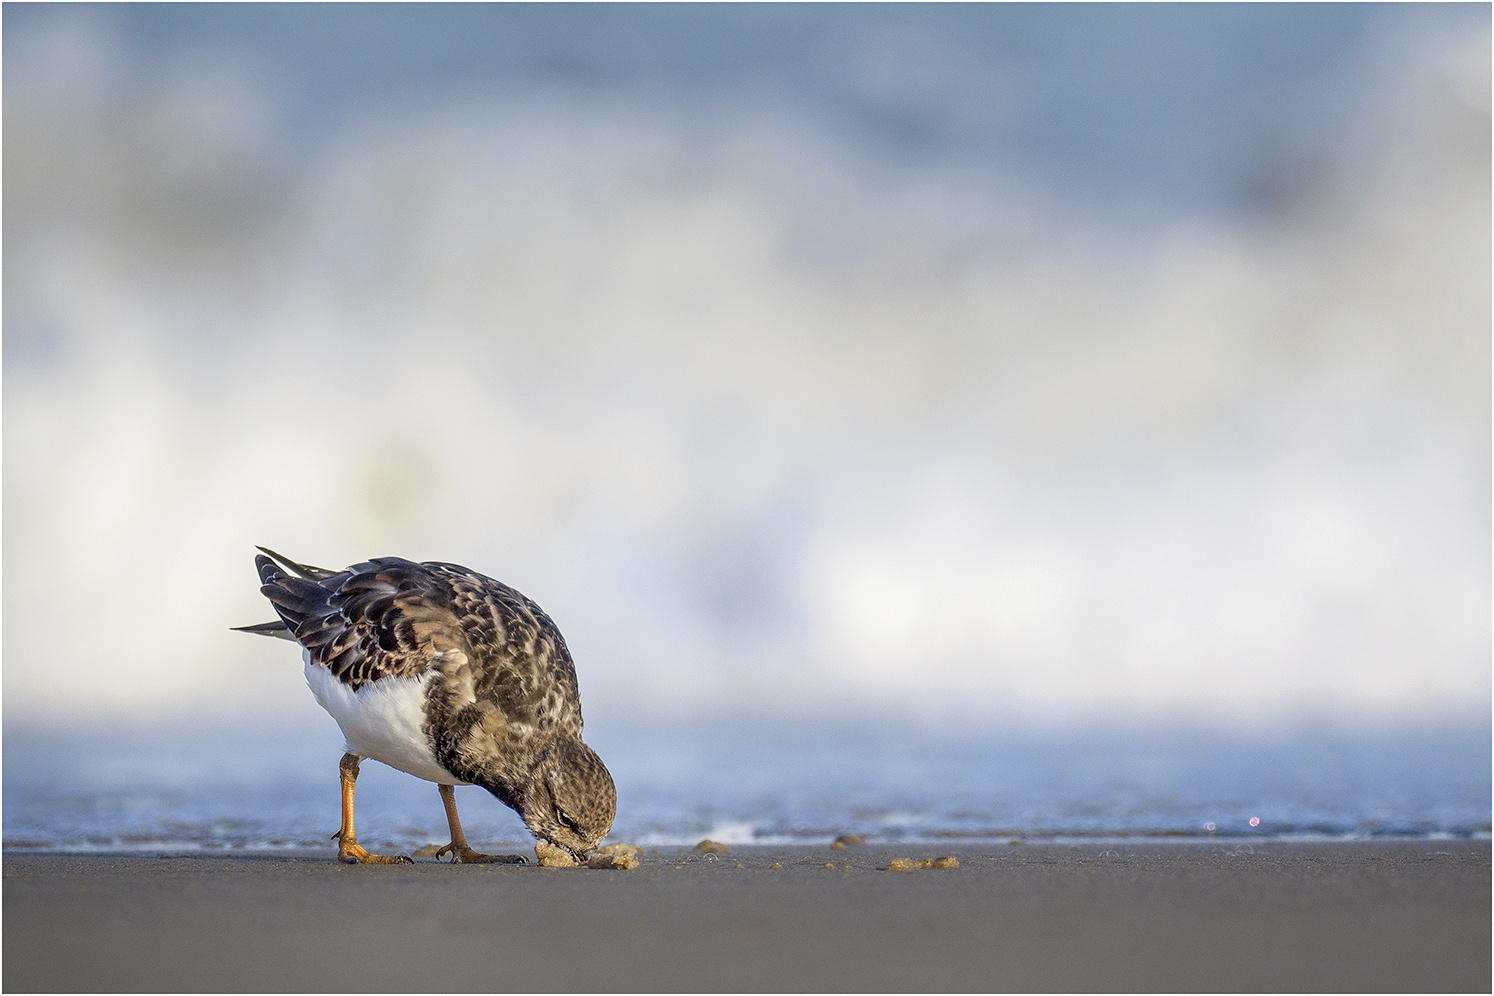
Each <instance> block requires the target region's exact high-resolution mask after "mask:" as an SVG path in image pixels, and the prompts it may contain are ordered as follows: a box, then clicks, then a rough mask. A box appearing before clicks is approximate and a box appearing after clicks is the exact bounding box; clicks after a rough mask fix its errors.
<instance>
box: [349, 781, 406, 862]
mask: <svg viewBox="0 0 1494 996" xmlns="http://www.w3.org/2000/svg"><path fill="white" fill-rule="evenodd" d="M337 771H338V774H339V775H340V776H341V778H342V829H341V830H339V831H337V833H335V834H333V836H334V837H336V838H337V860H338V861H341V862H343V863H344V864H349V865H359V864H364V865H398V864H414V863H415V862H414V859H412V858H411V857H410V856H409V855H406V854H396V855H394V856H392V857H390V856H387V855H383V854H370V853H369V852H368V851H366V850H364V849H363V847H361V846H360V845H359V844H358V835H357V834H356V833H355V832H354V831H353V783H354V782H356V781H357V780H358V755H357V754H344V755H342V763H341V764H339V765H338V766H337Z"/></svg>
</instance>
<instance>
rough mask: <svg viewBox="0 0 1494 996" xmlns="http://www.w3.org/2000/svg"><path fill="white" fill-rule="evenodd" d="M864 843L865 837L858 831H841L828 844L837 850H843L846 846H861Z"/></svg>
mask: <svg viewBox="0 0 1494 996" xmlns="http://www.w3.org/2000/svg"><path fill="white" fill-rule="evenodd" d="M865 843H866V838H865V837H863V836H861V835H860V834H859V833H843V834H841V835H840V836H839V837H836V838H835V840H834V841H833V842H832V843H831V844H830V846H831V847H833V848H835V849H836V850H837V851H843V850H845V849H846V848H848V847H861V846H862V845H864V844H865Z"/></svg>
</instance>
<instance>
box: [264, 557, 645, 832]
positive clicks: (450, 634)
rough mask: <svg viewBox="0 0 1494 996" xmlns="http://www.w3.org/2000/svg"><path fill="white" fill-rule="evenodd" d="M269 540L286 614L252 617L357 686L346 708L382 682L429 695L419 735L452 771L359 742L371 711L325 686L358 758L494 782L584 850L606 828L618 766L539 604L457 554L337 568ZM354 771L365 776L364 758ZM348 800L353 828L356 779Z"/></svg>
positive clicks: (528, 819)
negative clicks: (594, 729)
mask: <svg viewBox="0 0 1494 996" xmlns="http://www.w3.org/2000/svg"><path fill="white" fill-rule="evenodd" d="M260 549H261V550H263V551H264V555H261V556H259V557H256V558H255V565H256V567H257V568H258V570H259V577H260V582H261V584H262V587H261V588H260V591H261V592H262V593H263V594H264V595H265V597H266V598H268V599H269V600H270V603H271V604H272V605H273V606H274V607H275V611H276V613H277V614H278V615H279V617H280V619H279V621H278V622H277V623H264V624H262V625H259V626H248V627H243V629H244V630H246V631H248V632H254V633H260V634H262V635H266V636H279V637H282V638H285V639H291V640H294V641H295V642H296V643H299V644H300V645H301V646H302V647H303V648H305V650H306V654H307V673H308V681H311V680H312V679H313V678H315V677H316V675H315V673H314V672H313V670H312V669H313V668H322V669H325V671H326V672H327V673H329V674H330V675H331V676H333V677H335V679H336V681H337V683H338V684H340V685H341V686H342V687H343V688H345V689H346V690H347V692H349V693H351V694H344V693H335V691H334V692H333V693H328V694H333V695H335V697H336V698H337V701H338V702H339V703H343V705H342V706H340V707H339V708H342V709H344V710H347V709H357V708H361V706H360V705H359V703H362V702H364V701H372V700H370V699H369V696H368V694H367V690H375V691H377V690H379V686H381V684H382V687H383V688H388V689H399V690H401V691H402V692H403V690H406V689H408V690H410V692H409V693H410V694H413V695H418V696H419V697H420V709H421V715H422V716H423V718H422V719H421V721H420V724H419V725H420V732H419V735H418V736H421V737H424V738H425V743H424V744H423V745H419V746H421V747H424V748H428V750H429V755H430V757H431V758H433V759H434V762H435V764H437V765H439V769H440V770H439V771H436V773H435V774H429V773H421V772H422V771H425V770H427V769H424V768H418V766H416V765H402V764H401V763H400V761H399V759H398V758H394V759H391V757H379V756H378V755H377V753H373V754H369V755H360V754H358V753H357V751H356V750H355V744H354V741H355V739H356V732H350V730H355V731H356V730H362V729H364V727H359V726H357V725H356V724H357V723H360V722H363V721H364V720H365V717H363V716H353V717H352V718H348V715H347V713H346V712H344V714H343V715H339V712H338V711H335V710H334V707H333V705H329V703H328V700H327V699H325V698H324V696H323V694H322V693H318V700H319V701H321V702H322V704H323V706H324V707H326V708H327V709H328V711H329V712H332V713H333V715H334V717H337V718H338V722H339V724H340V725H342V726H343V731H344V734H345V735H346V736H347V737H348V742H349V747H348V751H349V755H350V756H353V757H358V756H373V757H374V758H375V759H376V760H384V761H386V763H390V764H392V765H394V766H395V767H402V768H403V770H411V771H412V773H416V774H418V775H419V776H420V777H425V778H429V779H430V780H433V781H437V782H438V783H439V784H445V785H449V784H459V783H468V784H474V785H481V786H482V787H484V788H486V789H488V790H489V791H490V792H492V793H493V794H494V795H495V796H497V797H498V798H499V799H500V800H501V801H502V802H504V803H505V804H506V805H508V806H510V807H512V808H513V809H514V810H515V811H516V812H518V814H519V815H520V816H521V817H522V818H523V819H524V822H525V825H526V826H528V827H529V829H530V831H531V832H532V833H534V834H535V836H536V837H539V838H542V839H545V840H549V841H551V842H553V843H556V844H559V845H561V846H564V847H566V848H568V849H570V850H572V851H574V852H576V853H577V854H584V853H585V852H586V851H588V850H590V849H592V848H594V847H595V846H596V845H597V843H598V842H599V841H600V840H601V839H602V838H603V837H604V836H606V833H607V831H608V830H609V829H610V828H611V825H612V818H613V815H614V813H615V811H616V805H617V801H616V792H615V789H614V787H613V783H612V778H611V775H610V774H609V773H608V771H607V768H606V766H605V765H603V764H602V761H601V758H599V757H597V755H596V753H595V752H594V751H592V750H591V748H590V747H588V746H586V744H585V743H583V742H582V740H581V703H580V697H579V694H578V692H577V686H576V669H575V666H574V664H573V663H572V662H571V655H570V651H569V650H567V649H566V645H565V640H564V639H563V638H562V637H561V635H560V630H559V629H557V628H556V626H555V623H554V622H552V621H551V619H550V617H549V616H547V615H546V614H545V613H544V611H542V610H541V609H540V607H539V606H538V605H536V604H534V602H532V601H530V600H529V599H528V598H526V597H525V596H524V595H522V594H520V593H519V592H518V591H516V590H514V589H513V588H510V587H509V586H507V585H505V584H502V583H500V582H498V581H494V580H493V579H492V578H488V577H484V576H483V575H481V574H478V573H476V572H475V571H471V570H468V569H467V568H465V567H459V566H457V565H455V564H444V563H436V562H432V563H414V562H412V561H408V560H403V559H400V558H398V557H382V558H376V559H374V560H370V561H367V562H366V563H361V564H354V565H353V566H351V567H348V568H346V569H345V570H342V571H329V570H325V569H323V568H317V567H309V566H306V565H302V564H297V563H295V562H294V561H291V560H289V559H287V558H285V557H282V556H281V555H279V554H277V553H274V552H272V551H270V550H265V549H264V548H263V547H261V548H260ZM401 679H408V680H407V681H402V680H401ZM411 682H414V683H416V684H411ZM417 685H418V690H417ZM316 689H317V684H316V683H313V690H314V691H315V690H316ZM347 703H352V705H347ZM367 721H368V722H374V721H375V720H373V719H370V720H367ZM365 739H366V737H365ZM417 768H418V770H415V769H417ZM351 770H352V771H353V777H356V771H357V766H356V762H355V763H354V764H353V766H352V769H351ZM430 770H435V769H430ZM345 771H346V768H345ZM448 776H449V777H448ZM347 799H348V801H347V803H346V806H345V814H344V832H345V833H346V834H348V835H349V836H351V794H350V790H349V794H348V796H347ZM443 800H447V801H449V795H448V793H447V792H445V791H444V792H443ZM448 814H449V815H450V817H451V820H452V832H453V843H454V844H455V843H456V842H457V841H458V839H459V838H460V836H461V831H460V827H459V825H458V824H457V823H456V820H455V808H454V804H449V805H448ZM462 847H465V844H462ZM374 857H376V856H374ZM480 857H481V856H477V857H474V858H471V859H470V860H477V859H478V858H480ZM357 860H363V859H362V858H358V859H357ZM464 860H469V859H466V858H464Z"/></svg>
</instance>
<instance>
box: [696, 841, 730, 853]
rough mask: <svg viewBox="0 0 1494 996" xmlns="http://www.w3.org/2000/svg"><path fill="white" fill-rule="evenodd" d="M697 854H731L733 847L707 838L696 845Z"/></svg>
mask: <svg viewBox="0 0 1494 996" xmlns="http://www.w3.org/2000/svg"><path fill="white" fill-rule="evenodd" d="M695 853H696V854H730V853H731V848H729V847H727V846H726V845H725V844H718V843H716V842H715V841H714V840H710V839H706V840H703V841H701V842H700V843H699V844H696V845H695Z"/></svg>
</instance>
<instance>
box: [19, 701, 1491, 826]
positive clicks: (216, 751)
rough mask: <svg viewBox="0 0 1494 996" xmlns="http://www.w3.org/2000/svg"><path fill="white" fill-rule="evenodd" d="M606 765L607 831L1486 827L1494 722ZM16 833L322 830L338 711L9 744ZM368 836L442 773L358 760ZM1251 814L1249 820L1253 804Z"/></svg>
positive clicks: (737, 732)
mask: <svg viewBox="0 0 1494 996" xmlns="http://www.w3.org/2000/svg"><path fill="white" fill-rule="evenodd" d="M588 740H589V741H590V742H591V743H592V744H593V746H595V747H596V748H597V750H598V752H599V753H601V755H602V756H603V757H604V758H605V759H606V761H607V763H608V766H609V768H610V769H611V770H612V773H613V776H614V778H615V779H616V782H617V786H618V795H619V800H620V801H619V812H618V817H617V822H616V823H615V825H614V833H613V835H612V837H613V839H621V840H629V841H634V842H638V843H643V844H657V845H667V844H693V843H695V842H696V841H698V840H700V839H701V838H702V837H711V838H713V839H716V840H721V841H724V842H726V843H748V842H753V841H758V842H764V843H769V842H803V843H814V842H825V841H829V840H830V839H832V838H833V837H834V836H836V835H837V834H841V833H848V832H854V833H860V834H864V835H866V836H868V837H869V838H872V839H880V840H884V841H899V842H929V841H943V840H950V839H969V840H994V839H1006V838H1013V837H1017V838H1023V839H1045V838H1058V839H1069V838H1085V839H1101V838H1110V837H1122V836H1137V835H1146V836H1155V837H1158V838H1167V837H1177V838H1207V837H1209V836H1211V835H1212V836H1217V837H1223V838H1237V839H1241V838H1253V837H1262V838H1277V839H1280V838H1302V837H1322V838H1365V837H1375V836H1409V837H1443V836H1451V837H1487V836H1488V835H1489V829H1490V805H1491V802H1490V750H1489V743H1490V740H1489V732H1488V730H1487V728H1484V729H1470V728H1463V729H1453V730H1448V729H1442V730H1437V731H1421V732H1417V733H1411V732H1405V731H1397V732H1386V733H1380V734H1373V733H1363V732H1359V733H1312V734H1308V733H1295V734H1277V735H1272V736H1265V735H1255V736H1225V735H1220V736H1210V735H1206V734H1203V733H1199V732H1177V731H1161V732H1145V731H1135V730H1132V731H1120V730H1108V731H1107V730H1093V729H1088V730H1083V731H1079V730H1067V731H1065V730H1028V731H1021V732H1007V733H1002V734H999V735H997V734H974V733H939V732H936V731H930V730H909V729H900V728H894V727H891V726H877V725H835V726H831V727H828V728H826V727H817V726H811V725H809V724H804V725H798V726H792V725H790V726H771V727H767V726H751V725H746V724H743V725H737V726H719V725H692V726H683V725H682V726H672V727H671V726H656V727H651V728H643V727H640V728H636V729H628V730H620V729H594V728H593V726H591V725H589V726H588ZM4 747H5V750H4V775H5V778H4V813H3V817H4V820H3V834H4V844H5V846H6V847H7V848H10V849H65V850H103V851H111V850H129V851H152V850H172V851H177V850H194V849H212V848H229V849H237V848H244V849H263V848H282V847H284V848H304V847H328V848H329V849H330V846H331V845H330V843H329V842H328V837H329V835H330V834H331V833H332V831H334V830H336V829H337V824H338V795H337V761H338V758H339V757H340V756H341V742H340V738H339V737H338V736H337V734H336V731H335V729H332V728H331V724H330V723H326V724H324V727H323V726H319V727H317V728H316V729H314V730H311V731H307V730H295V731H292V730H286V729H281V728H276V727H270V726H266V727H260V728H251V727H247V726H246V727H239V728H234V729H228V730H224V729H221V728H219V729H214V730H211V731H209V730H203V729H199V730H191V731H185V732H183V731H181V730H175V731H169V732H168V731H143V732H142V731H133V732H119V731H111V732H99V731H95V732H90V733H86V734H78V733H72V734H67V735H64V734H60V733H56V732H41V731H35V730H29V731H18V730H17V729H16V724H9V725H8V728H7V730H6V734H5V743H4ZM358 799H359V808H358V828H359V839H360V840H361V841H363V842H364V843H366V844H368V845H370V846H372V847H375V848H378V847H395V848H414V847H419V846H421V845H424V844H427V843H432V842H444V841H445V840H446V839H447V834H446V827H445V820H444V817H443V815H442V809H441V806H440V802H439V798H438V796H437V794H436V791H435V788H434V786H432V785H431V784H429V783H426V782H421V781H418V780H416V779H414V778H411V777H409V776H407V775H404V774H400V773H397V772H394V771H392V770H390V769H388V768H385V767H384V766H383V765H380V764H377V763H366V764H365V765H364V766H363V775H362V777H361V778H360V780H359V795H358ZM457 799H458V804H459V806H460V807H461V810H462V817H463V822H464V825H465V826H466V829H467V832H468V836H469V838H471V839H472V840H474V841H486V842H500V841H508V842H515V843H522V844H524V845H525V846H527V842H528V835H527V834H526V833H525V831H524V828H523V825H522V824H521V823H520V821H519V820H518V818H517V817H516V816H514V814H513V813H511V812H510V811H509V810H507V809H505V808H504V807H503V806H501V805H500V804H499V803H497V802H496V800H494V799H493V798H492V797H491V796H489V795H487V793H485V792H483V791H482V790H481V789H478V788H464V789H461V790H459V792H458V795H457ZM1253 821H1254V822H1253Z"/></svg>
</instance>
